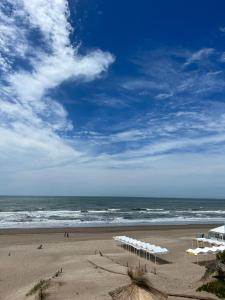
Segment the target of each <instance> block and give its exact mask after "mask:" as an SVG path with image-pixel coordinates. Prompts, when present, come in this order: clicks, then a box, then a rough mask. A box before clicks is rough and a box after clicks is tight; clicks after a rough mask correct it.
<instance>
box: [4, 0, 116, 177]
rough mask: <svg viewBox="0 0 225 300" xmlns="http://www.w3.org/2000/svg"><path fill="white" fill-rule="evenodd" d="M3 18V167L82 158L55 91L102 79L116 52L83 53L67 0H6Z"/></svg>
mask: <svg viewBox="0 0 225 300" xmlns="http://www.w3.org/2000/svg"><path fill="white" fill-rule="evenodd" d="M0 19H1V27H0V64H1V75H2V76H1V78H2V79H1V82H0V85H1V95H0V96H1V102H0V118H1V126H0V132H1V142H0V149H1V156H0V164H1V166H2V168H1V171H5V170H13V168H15V169H26V168H31V169H32V168H44V167H49V166H52V165H58V164H62V163H64V164H65V163H66V162H68V161H77V160H78V159H79V157H81V156H82V155H83V154H82V153H80V152H79V151H77V150H75V149H74V148H72V147H71V146H70V145H69V144H68V143H67V141H66V139H65V138H64V135H65V133H66V131H68V130H72V129H73V124H72V122H71V121H70V120H69V119H68V113H67V111H66V110H65V109H64V107H63V106H62V105H61V104H60V103H59V102H58V101H57V100H55V99H52V97H51V96H50V90H52V89H54V88H56V87H58V86H59V85H60V84H61V83H63V82H64V81H68V80H84V81H91V80H94V79H96V78H98V77H99V76H100V75H101V74H102V73H103V72H106V71H107V69H108V67H109V66H110V64H112V63H113V62H114V57H113V55H111V54H110V53H108V52H103V51H101V50H99V49H97V50H95V51H91V52H89V53H87V54H86V55H80V54H79V47H78V46H76V47H74V46H73V45H72V44H71V42H70V33H71V30H72V28H71V26H70V23H69V21H68V19H69V9H68V2H67V1H66V0H50V1H43V0H34V1H25V0H24V1H14V0H13V1H11V0H4V1H3V2H2V3H1V5H0ZM6 29H7V30H6ZM33 37H34V38H35V43H34V41H33ZM36 40H37V41H38V43H39V45H40V46H37V41H36Z"/></svg>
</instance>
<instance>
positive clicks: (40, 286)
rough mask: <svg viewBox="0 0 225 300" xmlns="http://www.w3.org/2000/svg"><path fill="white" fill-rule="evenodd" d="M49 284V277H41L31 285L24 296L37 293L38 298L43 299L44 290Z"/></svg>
mask: <svg viewBox="0 0 225 300" xmlns="http://www.w3.org/2000/svg"><path fill="white" fill-rule="evenodd" d="M49 285H50V279H47V280H46V279H42V280H40V281H39V282H38V283H36V284H35V285H34V286H33V287H32V289H31V290H30V291H29V292H28V293H27V294H26V296H27V297H28V296H32V295H34V294H36V293H38V296H39V299H44V298H43V294H44V290H46V289H47V288H48V287H49Z"/></svg>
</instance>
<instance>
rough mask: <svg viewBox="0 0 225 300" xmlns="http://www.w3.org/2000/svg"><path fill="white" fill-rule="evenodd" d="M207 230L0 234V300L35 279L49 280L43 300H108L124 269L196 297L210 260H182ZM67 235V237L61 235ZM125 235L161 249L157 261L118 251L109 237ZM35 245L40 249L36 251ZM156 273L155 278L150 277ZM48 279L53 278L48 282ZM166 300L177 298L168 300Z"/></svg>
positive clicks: (22, 295)
mask: <svg viewBox="0 0 225 300" xmlns="http://www.w3.org/2000/svg"><path fill="white" fill-rule="evenodd" d="M212 227H213V226H212V225H202V224H200V225H194V224H192V225H176V226H175V225H170V226H127V227H125V226H117V227H97V228H94V227H92V228H58V229H57V228H55V229H53V228H50V229H44V228H42V229H2V230H0V299H2V300H20V299H35V298H34V296H33V295H31V296H26V294H27V293H28V292H29V291H30V290H31V289H32V287H33V286H34V285H35V284H36V283H38V282H39V281H40V280H47V279H49V278H51V285H50V286H49V288H48V289H47V293H48V298H47V299H55V300H58V299H64V300H67V299H68V300H69V299H82V300H89V299H90V300H92V299H111V296H110V295H109V292H111V291H113V290H115V289H117V288H119V287H121V286H124V285H127V284H129V283H130V279H129V277H128V276H127V275H126V274H127V266H128V267H138V266H139V265H141V266H143V268H145V270H146V271H147V273H146V274H147V276H148V278H149V280H150V282H151V283H152V284H153V286H154V287H155V288H157V289H160V290H162V291H164V292H166V293H180V294H192V295H194V294H196V295H202V296H205V295H207V296H210V297H212V298H213V297H215V296H213V295H211V294H207V293H205V292H196V288H198V287H199V286H200V285H201V278H202V276H203V274H204V272H205V267H204V266H203V264H202V261H203V260H210V259H213V258H215V255H209V256H207V257H206V256H204V257H200V259H199V263H198V264H197V263H196V257H194V256H188V255H187V254H186V253H185V250H186V249H188V248H191V247H192V239H193V238H194V237H195V236H196V234H197V233H207V231H208V229H210V228H212ZM65 232H68V234H69V237H67V236H65V234H64V233H65ZM115 235H126V236H129V237H133V238H136V239H139V240H141V241H146V242H150V243H152V244H155V245H158V246H162V247H166V248H167V249H168V250H169V253H168V254H165V255H161V256H159V257H160V258H162V259H163V261H157V263H156V265H155V263H154V260H146V259H145V258H142V257H139V256H138V255H136V254H134V253H131V252H129V251H127V250H125V249H123V248H122V247H120V246H119V244H118V243H116V242H115V241H114V240H113V239H112V238H113V236H115ZM40 245H42V247H41V249H38V248H40ZM154 268H156V274H154V271H155V270H154ZM53 277H54V278H53ZM169 299H179V298H177V297H172V296H170V297H169Z"/></svg>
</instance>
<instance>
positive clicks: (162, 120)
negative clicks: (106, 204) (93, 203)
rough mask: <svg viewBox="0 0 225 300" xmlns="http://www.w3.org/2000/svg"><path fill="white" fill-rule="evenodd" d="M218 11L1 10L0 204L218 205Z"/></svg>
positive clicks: (223, 90) (29, 6)
mask: <svg viewBox="0 0 225 300" xmlns="http://www.w3.org/2000/svg"><path fill="white" fill-rule="evenodd" d="M224 44H225V3H224V1H222V0H221V1H217V2H216V3H215V1H209V0H208V1H147V0H141V1H140V0H139V1H136V0H134V1H126V0H124V1H113V0H109V1H103V0H82V1H77V0H76V1H75V0H71V1H69V2H67V1H66V0H49V1H44V0H32V1H28V0H3V1H1V3H0V166H1V167H0V194H39V195H123V196H169V197H174V196H176V197H225V185H224V182H225V154H224V153H225V47H224Z"/></svg>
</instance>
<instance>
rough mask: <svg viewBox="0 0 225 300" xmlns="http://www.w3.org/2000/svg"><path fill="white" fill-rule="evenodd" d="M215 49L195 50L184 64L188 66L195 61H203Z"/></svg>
mask: <svg viewBox="0 0 225 300" xmlns="http://www.w3.org/2000/svg"><path fill="white" fill-rule="evenodd" d="M214 51H215V50H214V49H213V48H203V49H200V50H198V51H197V52H194V53H193V54H192V55H191V56H190V57H189V58H188V59H187V61H186V62H185V64H184V66H188V65H190V64H193V63H197V62H201V61H202V60H206V59H208V57H209V55H211V54H213V52H214Z"/></svg>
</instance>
